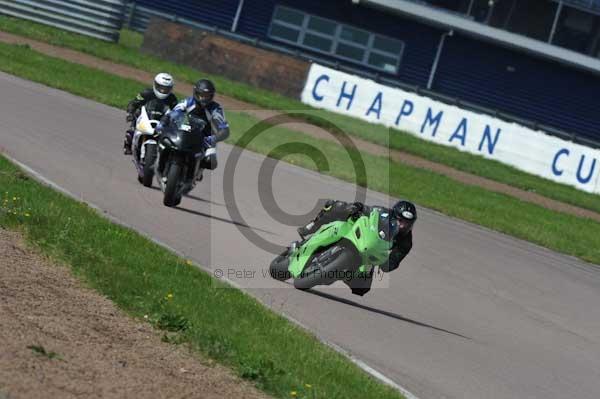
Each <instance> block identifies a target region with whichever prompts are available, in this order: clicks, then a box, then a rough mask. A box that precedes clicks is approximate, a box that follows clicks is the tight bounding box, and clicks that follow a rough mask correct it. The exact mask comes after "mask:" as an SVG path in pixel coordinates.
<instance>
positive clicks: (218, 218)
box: [173, 206, 275, 235]
mask: <svg viewBox="0 0 600 399" xmlns="http://www.w3.org/2000/svg"><path fill="white" fill-rule="evenodd" d="M173 209H177V210H179V211H182V212H187V213H191V214H192V215H196V216H203V217H205V218H209V219H213V220H218V221H219V222H224V223H229V224H233V225H235V226H240V227H246V228H247V229H250V230H256V231H261V232H263V233H267V234H271V235H275V233H273V232H272V231H269V230H263V229H261V228H258V227H252V226H249V225H247V224H245V223H242V222H237V221H235V220H230V219H225V218H221V217H218V216H213V215H211V214H210V213H204V212H200V211H195V210H193V209H187V208H182V207H180V206H178V207H175V208H173Z"/></svg>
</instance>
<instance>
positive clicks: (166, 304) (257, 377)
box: [0, 156, 402, 399]
mask: <svg viewBox="0 0 600 399" xmlns="http://www.w3.org/2000/svg"><path fill="white" fill-rule="evenodd" d="M0 187H2V192H0V227H2V228H9V229H17V230H20V231H22V232H23V234H24V236H25V237H26V239H27V240H28V241H29V242H31V243H33V244H34V245H35V246H37V247H39V248H40V249H41V250H42V251H43V252H44V253H46V254H48V255H49V256H50V257H52V258H53V259H56V260H58V261H60V262H64V263H67V264H69V265H71V267H72V270H73V271H74V272H75V274H76V275H78V276H80V277H82V278H83V279H84V280H85V281H86V282H87V283H88V284H89V285H91V286H92V287H93V288H95V289H97V290H98V291H100V292H101V293H102V294H104V295H106V296H107V297H108V298H110V299H111V300H112V301H114V302H115V303H116V304H117V305H118V306H120V307H121V308H122V309H124V310H125V311H127V312H128V313H129V314H131V315H133V316H134V317H137V318H139V319H141V320H144V319H147V320H149V321H150V322H151V323H152V324H154V326H155V327H157V328H159V329H161V330H163V331H164V337H163V339H164V340H165V341H168V342H171V343H176V344H180V343H187V344H189V345H191V346H192V348H193V349H195V350H198V351H200V352H202V353H204V354H206V355H208V356H209V357H211V358H212V359H215V360H217V361H219V362H221V363H223V364H225V365H227V366H229V367H231V368H232V369H233V370H234V371H236V372H237V373H238V374H239V375H240V376H241V377H242V378H245V379H247V380H249V381H252V382H253V383H255V384H256V386H257V387H258V388H260V389H262V390H264V391H266V392H267V393H270V394H272V395H274V396H276V397H279V398H289V397H290V392H292V391H295V392H297V397H299V398H361V399H362V398H389V399H392V398H401V397H402V396H401V395H400V394H399V393H398V392H396V391H394V390H392V389H391V388H389V387H387V386H384V385H383V384H381V383H378V382H376V381H375V380H373V379H372V378H370V377H369V376H367V375H366V374H365V373H364V372H362V370H360V369H359V368H358V367H356V366H355V365H354V364H352V363H351V362H350V361H349V360H347V359H346V358H344V357H343V356H342V355H340V354H338V353H337V352H335V351H333V350H331V349H330V348H328V347H326V346H325V345H323V344H321V343H320V342H319V341H318V340H317V339H316V338H315V337H313V336H312V335H310V334H309V333H307V332H305V331H303V330H301V329H299V328H297V327H295V326H294V325H292V324H291V323H290V322H288V321H287V320H286V319H284V318H283V317H281V316H278V315H276V314H275V313H273V312H271V311H269V310H267V309H266V308H265V307H264V306H263V305H261V304H260V303H259V302H257V301H256V300H255V299H253V298H251V297H250V296H248V295H246V294H244V293H242V292H241V291H239V290H235V289H223V288H222V287H223V284H222V283H221V282H219V281H216V280H214V279H213V278H212V277H211V276H210V275H209V274H207V273H205V272H203V271H201V270H199V269H198V268H196V267H194V266H192V265H191V263H190V262H188V261H186V260H184V259H181V258H178V257H177V256H175V255H174V254H172V253H171V252H169V251H167V250H166V249H164V248H162V247H159V246H158V245H156V244H154V243H153V242H151V241H150V240H148V239H146V238H144V237H142V236H141V235H139V234H138V233H136V232H134V231H132V230H130V229H127V228H124V227H121V226H118V225H116V224H113V223H111V222H110V221H108V220H107V219H105V218H104V217H102V216H101V215H99V214H98V213H97V212H96V211H95V210H93V209H91V208H89V207H88V206H86V205H85V204H82V203H79V202H76V201H74V200H72V199H70V198H67V197H65V196H64V195H62V194H60V193H58V192H56V191H54V190H52V189H50V188H47V187H45V186H43V185H41V184H39V183H38V182H36V181H34V180H33V179H31V178H29V177H28V176H27V175H26V174H25V173H23V172H22V171H20V170H19V169H18V168H17V167H16V166H14V165H13V164H12V163H10V162H9V161H7V160H6V158H4V157H2V156H0ZM32 350H34V351H36V352H38V353H41V354H43V355H46V356H49V357H50V356H51V357H55V356H56V354H52V353H50V354H48V353H47V352H46V351H45V350H43V348H42V349H40V348H32ZM306 384H308V385H310V386H307V385H306Z"/></svg>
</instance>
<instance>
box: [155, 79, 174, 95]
mask: <svg viewBox="0 0 600 399" xmlns="http://www.w3.org/2000/svg"><path fill="white" fill-rule="evenodd" d="M173 86H175V81H174V80H173V76H171V75H169V74H168V73H159V74H158V75H156V76H155V77H154V95H155V96H156V97H157V98H159V99H161V100H164V99H165V98H167V97H168V96H169V94H171V92H172V91H173Z"/></svg>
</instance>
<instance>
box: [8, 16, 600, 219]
mask: <svg viewBox="0 0 600 399" xmlns="http://www.w3.org/2000/svg"><path fill="white" fill-rule="evenodd" d="M0 30H2V31H6V32H11V33H15V34H18V35H22V36H26V37H30V38H34V39H37V40H40V41H44V42H47V43H50V44H54V45H57V46H63V47H68V48H71V49H75V50H79V51H82V52H85V53H88V54H91V55H94V56H97V57H100V58H103V59H107V60H111V61H114V62H118V63H122V64H126V65H130V66H134V67H136V68H139V69H142V70H146V71H150V72H159V71H165V70H167V71H169V72H171V73H172V74H173V75H175V77H176V78H177V79H178V80H183V81H188V82H193V81H195V80H197V78H198V76H199V74H200V73H201V72H200V71H198V70H195V69H192V68H189V67H185V66H181V65H176V64H173V63H170V62H167V61H163V60H160V59H157V58H155V57H151V56H149V55H147V54H144V53H142V52H141V51H140V50H139V47H140V45H141V41H142V37H141V35H139V34H137V33H133V32H129V31H122V36H121V42H120V43H119V44H112V43H106V42H103V41H100V40H96V39H92V38H88V37H85V36H81V35H77V34H74V33H70V32H66V31H61V30H58V29H55V28H51V27H47V26H44V25H40V24H36V23H33V22H29V21H22V20H17V19H14V18H10V17H3V16H0ZM202 74H203V75H204V76H207V77H209V78H211V79H213V80H214V81H215V82H216V84H217V87H218V89H219V91H220V92H221V93H223V94H226V95H229V96H231V97H235V98H238V99H240V100H243V101H246V102H250V103H253V104H257V105H259V106H262V107H265V108H271V109H283V110H311V112H307V113H306V114H305V117H304V119H306V120H307V121H310V122H311V123H314V124H317V125H323V124H322V122H321V121H322V120H327V121H330V122H332V123H333V124H335V125H337V126H339V127H340V128H342V129H343V130H344V131H346V132H348V133H349V134H351V135H354V136H356V137H360V138H362V139H365V140H367V141H370V142H374V143H378V144H381V145H384V146H387V145H389V146H390V147H391V148H394V149H399V150H402V151H405V152H408V153H411V154H414V155H418V156H420V157H423V158H426V159H429V160H431V161H434V162H438V163H441V164H445V165H448V166H451V167H453V168H456V169H458V170H462V171H465V172H469V173H473V174H475V175H478V176H483V177H486V178H489V179H491V180H495V181H498V182H502V183H505V184H509V185H511V186H514V187H518V188H521V189H524V190H527V191H532V192H536V193H538V194H540V195H543V196H545V197H548V198H552V199H555V200H557V201H562V202H565V203H568V204H572V205H575V206H579V207H582V208H586V209H590V210H593V211H596V212H600V196H598V195H594V194H589V193H585V192H582V191H580V190H577V189H575V188H573V187H570V186H567V185H563V184H559V183H555V182H552V181H550V180H546V179H543V178H540V177H537V176H534V175H531V174H529V173H525V172H522V171H519V170H517V169H515V168H513V167H510V166H507V165H504V164H502V163H500V162H497V161H492V160H488V159H485V158H483V157H480V156H476V155H472V154H467V153H464V152H460V151H458V150H456V149H454V148H450V147H445V146H442V145H438V144H434V143H430V142H427V141H424V140H421V139H419V138H418V137H415V136H413V135H410V134H408V133H406V132H402V131H399V130H393V129H392V130H390V129H388V128H386V127H383V126H379V125H374V124H370V123H367V122H364V121H361V120H358V119H355V118H350V117H347V116H343V115H339V114H335V113H331V112H328V111H323V110H314V109H313V108H311V107H309V106H307V105H305V104H303V103H301V102H300V101H297V100H295V99H291V98H287V97H283V96H280V95H277V94H274V93H271V92H268V91H265V90H260V89H257V88H254V87H251V86H248V85H246V84H243V83H239V82H234V81H231V80H228V79H225V78H223V77H220V76H214V75H210V74H206V73H202ZM129 95H130V96H131V94H129Z"/></svg>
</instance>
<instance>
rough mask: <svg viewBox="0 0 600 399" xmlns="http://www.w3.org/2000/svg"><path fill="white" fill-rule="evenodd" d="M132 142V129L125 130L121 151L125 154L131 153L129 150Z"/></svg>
mask: <svg viewBox="0 0 600 399" xmlns="http://www.w3.org/2000/svg"><path fill="white" fill-rule="evenodd" d="M132 142H133V131H132V130H127V132H126V133H125V141H124V142H123V153H124V154H125V155H131V154H132V150H131V144H132Z"/></svg>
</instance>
